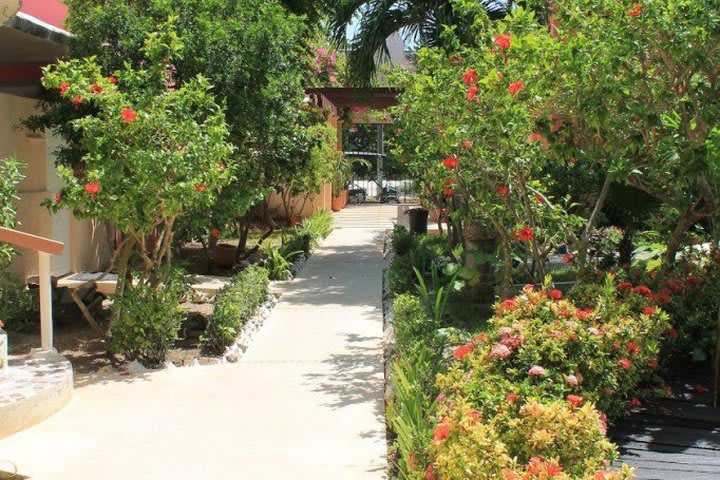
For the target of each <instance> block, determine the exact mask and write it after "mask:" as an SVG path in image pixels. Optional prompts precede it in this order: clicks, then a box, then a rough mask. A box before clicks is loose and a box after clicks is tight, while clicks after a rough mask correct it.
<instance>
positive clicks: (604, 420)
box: [600, 412, 607, 435]
mask: <svg viewBox="0 0 720 480" xmlns="http://www.w3.org/2000/svg"><path fill="white" fill-rule="evenodd" d="M600 431H602V433H603V435H605V434H606V433H607V415H605V414H604V413H603V412H600Z"/></svg>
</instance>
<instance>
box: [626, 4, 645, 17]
mask: <svg viewBox="0 0 720 480" xmlns="http://www.w3.org/2000/svg"><path fill="white" fill-rule="evenodd" d="M641 14H642V5H640V4H639V3H633V4H632V5H631V6H630V8H628V15H630V16H631V17H633V18H635V17H639V16H640V15H641Z"/></svg>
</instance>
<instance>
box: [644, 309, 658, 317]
mask: <svg viewBox="0 0 720 480" xmlns="http://www.w3.org/2000/svg"><path fill="white" fill-rule="evenodd" d="M657 311H658V308H657V307H645V308H643V314H645V315H655V314H656V313H657Z"/></svg>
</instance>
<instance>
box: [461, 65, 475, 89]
mask: <svg viewBox="0 0 720 480" xmlns="http://www.w3.org/2000/svg"><path fill="white" fill-rule="evenodd" d="M462 78H463V81H464V82H465V85H467V86H470V85H472V84H474V83H477V72H476V71H475V69H474V68H469V69H468V70H467V71H466V72H465V73H463V74H462Z"/></svg>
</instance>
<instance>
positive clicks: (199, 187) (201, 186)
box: [195, 183, 208, 192]
mask: <svg viewBox="0 0 720 480" xmlns="http://www.w3.org/2000/svg"><path fill="white" fill-rule="evenodd" d="M207 189H208V186H207V185H205V184H204V183H198V184H197V185H195V191H196V192H202V191H205V190H207Z"/></svg>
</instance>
